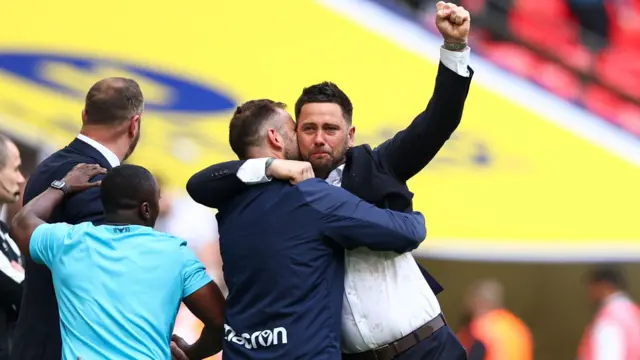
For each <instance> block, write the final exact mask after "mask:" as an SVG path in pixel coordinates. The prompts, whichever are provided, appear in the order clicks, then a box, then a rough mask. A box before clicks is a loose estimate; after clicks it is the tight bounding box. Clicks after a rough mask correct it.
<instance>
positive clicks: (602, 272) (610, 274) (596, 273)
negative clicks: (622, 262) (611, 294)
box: [589, 265, 626, 289]
mask: <svg viewBox="0 0 640 360" xmlns="http://www.w3.org/2000/svg"><path fill="white" fill-rule="evenodd" d="M589 281H590V282H594V283H602V282H605V283H609V284H611V285H613V286H615V287H616V288H618V289H624V288H625V287H626V281H625V278H624V273H623V271H622V269H621V268H620V267H619V266H617V265H601V266H599V267H597V268H595V269H593V270H591V272H590V273H589Z"/></svg>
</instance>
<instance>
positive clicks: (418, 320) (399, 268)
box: [237, 49, 469, 353]
mask: <svg viewBox="0 0 640 360" xmlns="http://www.w3.org/2000/svg"><path fill="white" fill-rule="evenodd" d="M440 61H441V62H442V64H443V65H444V66H446V67H447V68H449V69H451V70H452V71H455V72H456V73H458V74H459V75H461V76H465V77H468V76H469V69H468V67H467V65H468V63H469V49H467V50H466V51H464V52H452V51H447V50H445V49H441V51H440ZM265 163H266V159H251V160H247V161H246V162H245V163H244V164H243V165H242V166H241V167H240V169H238V173H237V176H238V178H239V179H240V180H242V181H243V182H244V183H247V184H257V183H262V182H267V181H269V180H270V179H269V178H268V177H267V176H266V174H265ZM343 169H344V165H341V166H339V167H338V168H336V169H335V170H334V171H332V172H331V173H330V174H329V176H328V177H327V180H326V181H327V182H328V183H330V184H331V185H335V186H341V184H342V171H343ZM345 270H346V271H345V279H344V286H345V293H344V303H343V307H342V350H343V351H344V352H345V353H358V352H363V351H367V350H371V349H375V348H378V347H381V346H384V345H387V344H389V343H391V342H393V341H395V340H398V339H400V338H402V337H404V336H406V335H408V334H410V333H411V332H413V331H414V330H416V329H417V328H419V327H421V326H422V325H424V324H425V323H427V322H428V321H430V320H432V319H434V318H435V317H436V316H438V315H439V314H440V313H441V309H440V304H439V303H438V299H437V298H436V296H435V294H434V293H433V291H432V290H431V288H430V287H429V284H428V283H427V282H426V281H425V278H424V276H423V275H422V272H421V271H420V269H419V268H418V265H417V264H416V262H415V260H414V258H413V256H412V255H411V254H410V253H404V254H400V255H398V254H397V253H395V252H383V251H372V250H369V249H367V248H358V249H354V250H350V251H346V256H345Z"/></svg>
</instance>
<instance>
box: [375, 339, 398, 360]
mask: <svg viewBox="0 0 640 360" xmlns="http://www.w3.org/2000/svg"><path fill="white" fill-rule="evenodd" d="M389 351H391V352H393V353H392V354H391V359H393V358H395V357H396V355H398V354H399V353H400V351H398V347H397V345H396V341H394V342H392V343H390V344H387V345H385V346H383V347H380V348H378V349H376V350H374V351H373V357H374V359H375V360H388V357H386V356H385V355H389Z"/></svg>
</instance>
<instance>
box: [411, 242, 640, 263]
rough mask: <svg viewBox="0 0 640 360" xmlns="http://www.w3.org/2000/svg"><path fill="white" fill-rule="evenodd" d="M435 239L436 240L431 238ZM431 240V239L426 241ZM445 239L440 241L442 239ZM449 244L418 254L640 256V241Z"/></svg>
mask: <svg viewBox="0 0 640 360" xmlns="http://www.w3.org/2000/svg"><path fill="white" fill-rule="evenodd" d="M431 241H433V240H431ZM428 242H430V240H429V239H426V240H425V243H428ZM442 242H445V241H438V243H440V244H441V243H442ZM446 243H447V244H446V245H432V246H429V245H423V246H425V248H422V247H421V248H418V249H416V250H415V251H414V252H413V254H414V255H416V256H417V257H422V258H431V259H446V260H468V261H497V262H537V263H539V262H549V263H555V262H566V263H568V262H610V261H611V262H620V261H628V262H636V261H638V260H640V242H634V241H632V240H631V241H628V242H621V241H607V240H602V241H598V242H592V241H584V242H578V241H575V242H568V241H562V242H557V241H553V242H552V241H549V240H537V241H536V240H530V241H529V240H528V241H518V242H511V243H508V242H506V241H496V240H458V239H450V240H446Z"/></svg>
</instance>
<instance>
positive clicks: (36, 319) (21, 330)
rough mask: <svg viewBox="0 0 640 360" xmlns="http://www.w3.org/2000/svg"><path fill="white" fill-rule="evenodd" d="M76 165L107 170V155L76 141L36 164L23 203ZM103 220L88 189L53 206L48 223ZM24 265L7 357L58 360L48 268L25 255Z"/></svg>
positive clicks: (95, 191) (56, 319) (96, 194)
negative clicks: (21, 292) (10, 347)
mask: <svg viewBox="0 0 640 360" xmlns="http://www.w3.org/2000/svg"><path fill="white" fill-rule="evenodd" d="M80 163H86V164H99V165H100V166H102V167H103V168H105V169H111V165H110V164H109V162H108V161H107V159H105V157H104V156H103V155H102V154H101V153H100V152H99V151H98V150H97V149H95V148H94V147H92V146H91V145H89V144H87V143H86V142H84V141H82V140H79V139H75V140H74V141H73V142H71V144H69V145H68V146H66V147H65V148H63V149H61V150H59V151H57V152H55V153H54V154H53V155H51V156H49V157H48V158H47V159H45V160H44V161H43V162H41V163H40V164H39V165H38V167H36V169H35V171H34V172H33V174H31V176H30V177H29V181H28V182H27V185H26V187H25V193H24V197H23V198H24V200H23V201H24V203H25V204H26V203H28V202H29V201H31V200H32V199H33V198H35V197H36V196H38V195H39V194H40V193H42V192H43V191H45V190H46V189H47V188H48V187H49V185H50V184H51V182H52V181H54V180H61V179H62V178H63V177H64V176H65V175H66V174H67V173H68V172H69V171H70V170H71V169H72V168H73V167H74V166H76V165H77V164H80ZM97 179H99V177H98V178H97ZM103 219H104V215H103V211H102V203H101V202H100V189H99V188H92V189H89V190H87V191H83V192H81V193H78V194H74V195H72V196H70V197H69V198H67V199H65V200H64V202H63V203H62V204H60V205H59V206H58V208H56V209H55V210H54V212H53V214H52V216H51V218H50V219H49V222H52V223H57V222H66V223H69V224H79V223H81V222H85V221H92V222H94V223H100V222H102V221H103ZM25 265H26V267H25V281H24V285H25V288H24V294H23V296H22V304H21V310H20V315H19V317H18V323H17V325H16V333H15V338H14V343H13V349H12V354H11V359H12V360H60V358H61V356H62V355H61V354H62V348H61V339H60V318H59V315H58V302H57V300H56V296H55V293H54V290H53V282H52V280H51V272H50V271H49V269H48V268H47V267H46V266H44V265H41V264H36V263H34V262H33V261H32V260H31V259H30V258H28V257H27V258H25Z"/></svg>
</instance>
